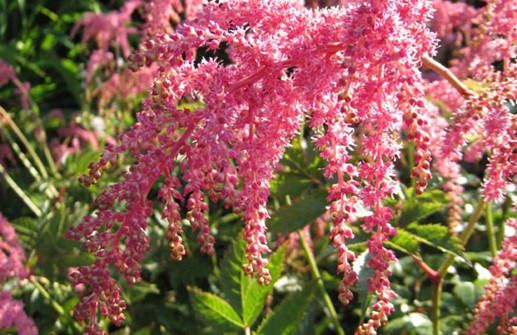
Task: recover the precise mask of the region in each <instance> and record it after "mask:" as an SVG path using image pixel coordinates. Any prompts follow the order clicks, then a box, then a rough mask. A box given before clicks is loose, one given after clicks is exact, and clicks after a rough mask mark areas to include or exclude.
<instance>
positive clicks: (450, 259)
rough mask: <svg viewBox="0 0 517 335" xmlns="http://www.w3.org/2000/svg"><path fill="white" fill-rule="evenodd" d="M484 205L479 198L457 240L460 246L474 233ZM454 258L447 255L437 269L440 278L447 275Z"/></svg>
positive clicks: (482, 200) (483, 201)
mask: <svg viewBox="0 0 517 335" xmlns="http://www.w3.org/2000/svg"><path fill="white" fill-rule="evenodd" d="M485 204H486V202H485V200H484V199H483V198H481V199H480V200H479V202H478V205H477V206H476V209H475V210H474V213H472V216H471V217H470V220H469V222H468V224H467V227H465V230H464V231H463V232H462V233H461V234H460V236H459V238H458V239H459V241H460V244H461V245H462V246H465V244H466V243H467V241H468V239H469V237H470V235H471V234H472V232H473V231H474V227H475V226H476V223H477V221H478V220H479V218H480V217H481V214H483V209H484V207H485ZM454 258H455V256H454V255H449V256H448V257H447V259H446V260H445V261H444V262H443V264H442V266H441V267H440V269H438V274H439V275H440V277H442V278H444V277H445V274H446V273H447V270H448V269H449V266H451V265H452V263H453V262H454Z"/></svg>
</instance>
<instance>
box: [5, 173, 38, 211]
mask: <svg viewBox="0 0 517 335" xmlns="http://www.w3.org/2000/svg"><path fill="white" fill-rule="evenodd" d="M0 175H2V177H3V178H4V180H5V182H6V183H7V185H9V186H10V187H11V188H12V189H13V191H14V193H16V195H18V197H20V199H22V201H23V202H24V203H25V204H26V205H27V207H29V209H30V210H31V211H32V212H33V213H34V214H35V215H36V216H37V217H41V215H42V213H41V210H40V209H39V207H38V206H37V205H36V204H35V203H34V202H33V201H32V199H31V198H30V197H29V196H28V195H27V194H26V193H25V192H24V191H23V190H22V189H21V188H20V186H18V184H17V183H16V182H15V181H14V179H13V178H11V176H9V174H8V173H7V171H6V170H5V168H4V166H3V165H1V164H0Z"/></svg>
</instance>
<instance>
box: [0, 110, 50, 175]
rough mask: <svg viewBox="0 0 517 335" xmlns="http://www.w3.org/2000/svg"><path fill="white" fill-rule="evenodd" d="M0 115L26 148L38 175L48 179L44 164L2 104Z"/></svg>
mask: <svg viewBox="0 0 517 335" xmlns="http://www.w3.org/2000/svg"><path fill="white" fill-rule="evenodd" d="M0 115H1V116H2V117H3V118H4V119H5V121H6V122H7V124H8V125H9V127H11V129H12V130H13V132H14V134H15V135H16V136H17V137H18V138H19V139H20V141H21V142H22V143H23V145H24V146H25V148H26V149H27V152H28V153H29V156H30V157H31V158H32V159H33V161H34V163H35V164H36V167H37V168H38V171H39V173H40V175H41V176H42V177H43V179H45V180H46V179H48V173H47V170H46V169H45V166H44V165H43V162H42V161H41V159H39V156H38V155H37V154H36V152H35V151H34V149H33V148H32V146H31V145H30V143H29V141H28V140H27V137H25V135H24V134H23V133H22V131H21V130H20V128H18V126H17V125H16V123H14V121H13V120H12V119H11V116H10V115H9V113H7V112H6V111H5V109H3V108H2V106H0Z"/></svg>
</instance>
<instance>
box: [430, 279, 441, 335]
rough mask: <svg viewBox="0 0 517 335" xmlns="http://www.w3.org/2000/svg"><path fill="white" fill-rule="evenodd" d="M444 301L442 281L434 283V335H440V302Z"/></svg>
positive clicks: (432, 311) (432, 318) (432, 317)
mask: <svg viewBox="0 0 517 335" xmlns="http://www.w3.org/2000/svg"><path fill="white" fill-rule="evenodd" d="M441 299H442V280H441V279H440V280H439V281H433V305H432V310H431V320H433V335H440V301H441Z"/></svg>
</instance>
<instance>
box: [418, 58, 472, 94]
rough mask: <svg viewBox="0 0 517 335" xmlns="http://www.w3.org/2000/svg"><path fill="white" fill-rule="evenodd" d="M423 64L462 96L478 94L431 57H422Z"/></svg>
mask: <svg viewBox="0 0 517 335" xmlns="http://www.w3.org/2000/svg"><path fill="white" fill-rule="evenodd" d="M422 63H423V65H424V66H425V67H426V68H428V69H430V70H433V71H434V72H436V73H437V74H439V75H440V76H441V77H442V78H444V79H445V80H447V81H448V82H449V83H451V85H452V86H453V87H454V88H455V89H456V90H457V91H458V92H460V94H461V95H462V96H463V97H465V98H469V97H474V96H475V95H476V93H474V92H473V91H472V90H470V89H469V88H468V87H467V86H466V85H465V84H463V83H462V82H461V80H459V79H458V77H456V76H455V75H454V74H453V73H452V72H451V71H449V69H447V68H446V67H445V66H443V65H442V64H440V63H439V62H437V61H435V60H434V59H432V58H431V57H429V56H424V57H422Z"/></svg>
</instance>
